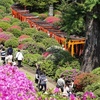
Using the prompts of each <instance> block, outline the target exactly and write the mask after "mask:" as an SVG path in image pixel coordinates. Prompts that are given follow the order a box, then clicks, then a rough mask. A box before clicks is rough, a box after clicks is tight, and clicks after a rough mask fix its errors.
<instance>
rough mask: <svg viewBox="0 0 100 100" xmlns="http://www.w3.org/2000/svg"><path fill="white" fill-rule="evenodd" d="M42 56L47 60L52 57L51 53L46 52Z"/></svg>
mask: <svg viewBox="0 0 100 100" xmlns="http://www.w3.org/2000/svg"><path fill="white" fill-rule="evenodd" d="M42 55H43V57H44V58H46V57H47V56H49V55H51V53H50V52H44V53H43V54H42Z"/></svg>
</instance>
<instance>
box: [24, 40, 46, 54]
mask: <svg viewBox="0 0 100 100" xmlns="http://www.w3.org/2000/svg"><path fill="white" fill-rule="evenodd" d="M26 45H27V46H26V49H27V50H28V51H29V52H30V53H32V54H35V53H38V54H42V53H43V52H44V51H45V50H46V47H45V46H44V45H43V44H42V43H36V42H28V43H27V44H26Z"/></svg>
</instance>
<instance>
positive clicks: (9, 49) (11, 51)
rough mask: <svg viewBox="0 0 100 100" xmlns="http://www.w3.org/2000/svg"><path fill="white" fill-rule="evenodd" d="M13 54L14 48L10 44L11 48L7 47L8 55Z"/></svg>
mask: <svg viewBox="0 0 100 100" xmlns="http://www.w3.org/2000/svg"><path fill="white" fill-rule="evenodd" d="M12 54H13V48H12V46H11V45H10V46H9V48H8V49H7V55H12Z"/></svg>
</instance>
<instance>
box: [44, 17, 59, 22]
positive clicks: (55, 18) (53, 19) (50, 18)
mask: <svg viewBox="0 0 100 100" xmlns="http://www.w3.org/2000/svg"><path fill="white" fill-rule="evenodd" d="M45 21H46V22H48V23H55V22H59V21H60V18H57V17H55V16H49V17H47V18H46V19H45Z"/></svg>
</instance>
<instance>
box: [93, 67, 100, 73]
mask: <svg viewBox="0 0 100 100" xmlns="http://www.w3.org/2000/svg"><path fill="white" fill-rule="evenodd" d="M92 73H93V74H96V75H100V68H99V67H98V68H96V69H94V70H92Z"/></svg>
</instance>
